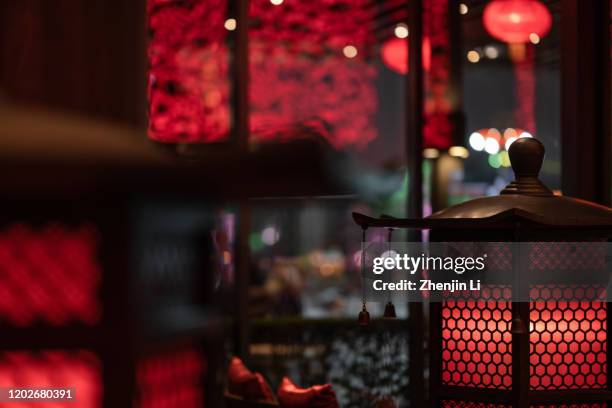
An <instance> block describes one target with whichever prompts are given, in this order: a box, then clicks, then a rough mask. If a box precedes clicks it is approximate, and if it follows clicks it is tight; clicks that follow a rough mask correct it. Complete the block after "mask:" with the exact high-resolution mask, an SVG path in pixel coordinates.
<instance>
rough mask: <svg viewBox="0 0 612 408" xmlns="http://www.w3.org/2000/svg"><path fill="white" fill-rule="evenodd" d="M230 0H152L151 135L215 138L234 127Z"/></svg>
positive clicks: (168, 139) (165, 138)
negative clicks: (226, 25)
mask: <svg viewBox="0 0 612 408" xmlns="http://www.w3.org/2000/svg"><path fill="white" fill-rule="evenodd" d="M226 9H227V0H206V1H202V0H148V2H147V15H148V18H149V30H150V40H149V46H148V56H149V83H148V90H149V131H148V134H149V137H150V138H151V139H154V140H157V141H160V142H169V143H176V142H214V141H220V140H224V139H226V138H227V136H228V134H229V129H230V105H229V89H230V82H229V62H228V58H229V55H228V50H227V47H226V45H225V37H226V33H227V31H226V30H225V28H224V23H225V17H226Z"/></svg>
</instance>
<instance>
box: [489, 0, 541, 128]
mask: <svg viewBox="0 0 612 408" xmlns="http://www.w3.org/2000/svg"><path fill="white" fill-rule="evenodd" d="M483 22H484V26H485V28H486V29H487V31H488V32H489V34H491V36H493V37H494V38H497V39H498V40H501V41H504V42H506V43H508V51H509V54H510V58H511V59H512V61H513V62H514V63H515V67H514V72H515V78H516V84H517V85H516V99H517V107H516V110H515V121H516V122H517V123H518V124H519V125H520V126H521V127H523V128H525V129H527V130H528V131H529V132H531V133H533V134H535V132H536V124H535V116H534V114H533V111H534V106H535V76H534V69H533V68H534V50H533V49H532V48H529V49H527V47H526V43H528V42H530V41H531V42H532V43H534V44H537V43H538V42H539V41H540V38H542V37H544V36H545V35H546V34H548V32H549V31H550V27H551V25H552V16H551V14H550V11H548V8H546V6H545V5H544V4H542V3H541V2H540V1H538V0H493V1H492V2H491V3H489V4H487V6H486V7H485V10H484V13H483Z"/></svg>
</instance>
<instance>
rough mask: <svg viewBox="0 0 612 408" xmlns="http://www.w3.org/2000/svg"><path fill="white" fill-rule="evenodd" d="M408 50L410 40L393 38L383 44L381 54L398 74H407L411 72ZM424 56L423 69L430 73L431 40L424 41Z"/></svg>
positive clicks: (425, 39) (387, 64)
mask: <svg viewBox="0 0 612 408" xmlns="http://www.w3.org/2000/svg"><path fill="white" fill-rule="evenodd" d="M408 50H409V47H408V39H405V38H392V39H390V40H387V41H386V42H385V43H384V44H383V46H382V48H381V50H380V53H381V56H382V60H383V62H384V63H385V65H386V66H388V67H389V68H391V69H392V70H393V71H395V72H397V73H398V74H407V73H408V71H409V63H408V52H409V51H408ZM422 54H423V57H422V58H423V69H425V70H426V71H429V69H430V68H431V42H430V41H429V38H424V39H423V50H422Z"/></svg>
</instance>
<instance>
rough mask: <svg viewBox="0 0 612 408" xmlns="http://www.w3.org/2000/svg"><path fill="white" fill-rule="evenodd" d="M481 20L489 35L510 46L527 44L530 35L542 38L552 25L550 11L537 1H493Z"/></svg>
mask: <svg viewBox="0 0 612 408" xmlns="http://www.w3.org/2000/svg"><path fill="white" fill-rule="evenodd" d="M483 19H484V26H485V28H486V29H487V31H488V32H489V34H491V35H492V36H493V37H495V38H497V39H499V40H502V41H504V42H507V43H511V44H520V43H526V42H528V41H529V35H530V34H532V33H534V34H537V35H538V36H539V37H540V38H542V37H544V36H545V35H546V34H548V32H549V31H550V26H551V24H552V17H551V15H550V11H548V9H547V8H546V6H545V5H543V4H542V3H540V2H539V1H537V0H494V1H492V2H491V3H489V4H488V5H487V7H485V10H484V14H483Z"/></svg>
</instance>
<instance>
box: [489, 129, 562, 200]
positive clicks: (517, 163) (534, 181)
mask: <svg viewBox="0 0 612 408" xmlns="http://www.w3.org/2000/svg"><path fill="white" fill-rule="evenodd" d="M544 153H545V149H544V145H543V144H542V142H540V141H539V140H538V139H534V138H532V137H522V138H520V139H517V140H516V141H515V142H514V143H512V144H511V145H510V148H509V149H508V155H509V156H510V163H511V164H512V170H514V177H515V180H514V181H513V182H512V183H510V184H508V186H507V187H506V188H505V189H503V190H502V192H501V194H523V195H530V196H544V197H546V196H552V195H553V193H552V191H550V190H549V189H548V187H546V186H545V185H544V184H542V182H541V181H540V180H539V179H538V174H539V173H540V169H541V168H542V162H543V161H544Z"/></svg>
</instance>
